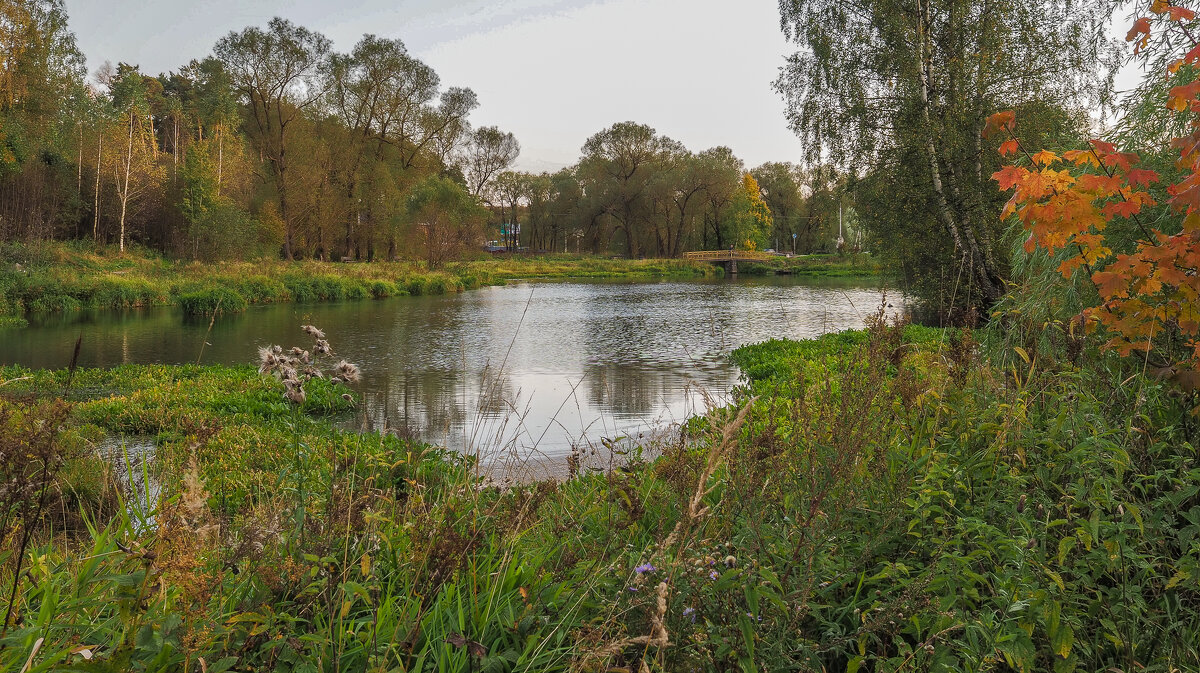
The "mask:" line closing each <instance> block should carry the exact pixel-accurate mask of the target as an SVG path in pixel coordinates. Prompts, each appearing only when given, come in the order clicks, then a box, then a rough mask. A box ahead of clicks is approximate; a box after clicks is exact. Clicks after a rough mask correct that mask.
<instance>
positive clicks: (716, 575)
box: [708, 570, 721, 580]
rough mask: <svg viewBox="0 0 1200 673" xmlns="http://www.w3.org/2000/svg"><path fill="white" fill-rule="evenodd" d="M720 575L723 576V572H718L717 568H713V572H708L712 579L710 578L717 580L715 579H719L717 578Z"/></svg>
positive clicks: (709, 577)
mask: <svg viewBox="0 0 1200 673" xmlns="http://www.w3.org/2000/svg"><path fill="white" fill-rule="evenodd" d="M720 576H721V573H718V572H717V571H715V570H713V571H712V572H710V573H708V579H710V580H715V579H717V578H718V577H720Z"/></svg>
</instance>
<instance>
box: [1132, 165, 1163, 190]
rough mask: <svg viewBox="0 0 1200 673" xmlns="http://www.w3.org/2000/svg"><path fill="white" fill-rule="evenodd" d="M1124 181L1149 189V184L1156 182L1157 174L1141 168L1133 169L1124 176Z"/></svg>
mask: <svg viewBox="0 0 1200 673" xmlns="http://www.w3.org/2000/svg"><path fill="white" fill-rule="evenodd" d="M1125 179H1126V180H1129V184H1131V185H1135V186H1136V185H1142V186H1143V187H1149V186H1150V183H1151V182H1158V173H1155V172H1154V171H1148V170H1145V169H1142V168H1135V169H1133V170H1131V171H1129V172H1128V173H1126V174H1125Z"/></svg>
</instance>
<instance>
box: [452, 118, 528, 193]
mask: <svg viewBox="0 0 1200 673" xmlns="http://www.w3.org/2000/svg"><path fill="white" fill-rule="evenodd" d="M520 154H521V144H520V143H518V142H517V139H516V137H515V136H513V134H511V133H505V132H504V131H501V130H500V129H498V128H496V127H495V126H484V127H481V128H478V129H475V131H474V132H473V133H471V139H470V141H468V142H467V146H466V148H465V150H464V156H463V163H464V165H465V167H466V170H465V171H464V173H465V174H466V178H467V189H468V190H469V191H470V192H471V194H472V195H473V196H481V195H482V194H483V190H484V187H486V186H487V183H488V181H489V180H491V179H492V177H493V176H495V175H496V173H498V172H500V171H502V170H504V169H506V168H508V167H509V166H511V165H512V162H514V161H516V160H517V156H518V155H520Z"/></svg>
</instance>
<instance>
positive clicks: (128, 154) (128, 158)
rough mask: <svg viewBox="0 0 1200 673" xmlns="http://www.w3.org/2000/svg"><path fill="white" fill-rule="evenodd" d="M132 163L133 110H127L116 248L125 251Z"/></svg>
mask: <svg viewBox="0 0 1200 673" xmlns="http://www.w3.org/2000/svg"><path fill="white" fill-rule="evenodd" d="M132 165H133V111H132V110H130V111H129V146H128V147H127V148H126V150H125V184H124V185H123V186H122V187H121V220H120V221H121V227H120V231H121V233H120V237H119V238H118V240H119V244H118V248H119V249H120V251H121V252H122V253H124V252H125V212H126V210H127V209H128V205H129V170H130V167H131V166H132Z"/></svg>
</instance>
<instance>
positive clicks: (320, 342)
mask: <svg viewBox="0 0 1200 673" xmlns="http://www.w3.org/2000/svg"><path fill="white" fill-rule="evenodd" d="M313 352H314V353H317V354H318V355H333V349H332V348H330V347H329V342H328V341H326V340H324V339H317V343H316V345H314V346H313Z"/></svg>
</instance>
